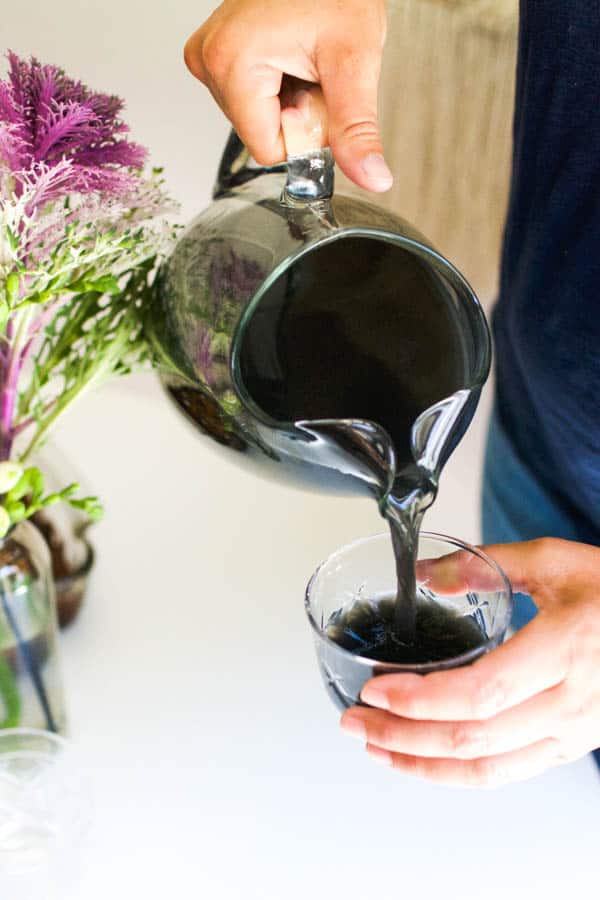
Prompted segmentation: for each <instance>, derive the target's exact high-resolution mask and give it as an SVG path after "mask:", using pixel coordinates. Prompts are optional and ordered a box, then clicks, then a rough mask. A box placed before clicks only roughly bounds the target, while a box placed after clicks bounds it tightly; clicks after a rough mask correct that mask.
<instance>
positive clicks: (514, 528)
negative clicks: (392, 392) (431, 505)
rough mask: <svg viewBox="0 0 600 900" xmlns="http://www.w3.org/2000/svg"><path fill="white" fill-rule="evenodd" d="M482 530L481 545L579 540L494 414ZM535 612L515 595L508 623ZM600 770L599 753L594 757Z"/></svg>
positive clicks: (516, 623)
mask: <svg viewBox="0 0 600 900" xmlns="http://www.w3.org/2000/svg"><path fill="white" fill-rule="evenodd" d="M481 512H482V530H483V540H484V542H485V543H486V544H497V543H505V542H510V541H528V540H533V539H534V538H539V537H558V538H565V539H567V540H572V541H576V540H580V537H579V535H578V534H577V531H576V528H575V526H574V525H573V524H572V523H571V522H570V521H569V519H568V517H567V516H566V515H565V513H564V511H563V510H562V509H561V508H560V506H559V505H558V503H557V501H556V500H555V499H554V498H553V497H552V496H551V495H550V494H548V493H547V491H546V490H545V489H544V488H543V487H542V486H541V485H540V484H539V482H538V481H537V479H536V477H535V474H534V473H533V472H532V471H531V469H529V467H528V466H527V465H526V464H525V463H524V462H523V461H522V460H521V459H520V457H519V456H518V455H517V453H516V451H515V449H514V447H513V445H512V443H511V441H510V438H509V437H508V435H507V434H506V432H505V431H504V429H503V427H502V424H501V422H500V421H499V418H498V415H497V413H494V414H493V415H492V420H491V422H490V428H489V432H488V442H487V447H486V453H485V464H484V475H483V493H482V510H481ZM536 612H537V607H536V605H535V603H534V602H533V600H532V599H531V597H528V596H526V595H525V594H515V608H514V612H513V618H512V625H513V627H514V628H522V627H523V625H525V624H527V622H529V621H530V620H531V619H532V618H533V617H534V616H535V615H536ZM594 756H595V757H596V762H597V764H598V766H600V749H599V750H596V751H595V753H594Z"/></svg>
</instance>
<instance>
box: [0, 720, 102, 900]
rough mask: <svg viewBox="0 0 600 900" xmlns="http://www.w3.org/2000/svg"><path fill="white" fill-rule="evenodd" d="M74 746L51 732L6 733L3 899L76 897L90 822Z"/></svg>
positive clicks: (0, 838)
mask: <svg viewBox="0 0 600 900" xmlns="http://www.w3.org/2000/svg"><path fill="white" fill-rule="evenodd" d="M90 807H91V801H90V786H89V780H88V777H87V775H86V774H85V773H84V772H83V771H82V770H81V767H80V766H79V763H78V759H77V754H76V752H75V750H74V748H73V746H72V745H71V744H70V743H69V742H68V741H65V740H64V738H61V737H59V736H58V735H56V734H52V733H51V732H47V731H37V730H35V729H30V728H11V729H6V730H4V731H0V897H2V898H4V897H6V898H7V900H8V898H9V897H10V900H42V898H43V900H47V898H48V900H50V898H52V900H54V898H55V897H56V898H58V897H65V896H70V895H69V894H68V891H67V888H69V887H71V886H72V885H73V883H74V882H75V881H76V879H77V877H78V876H79V850H80V846H81V842H82V839H83V837H84V835H85V832H86V829H87V826H88V824H89V818H90Z"/></svg>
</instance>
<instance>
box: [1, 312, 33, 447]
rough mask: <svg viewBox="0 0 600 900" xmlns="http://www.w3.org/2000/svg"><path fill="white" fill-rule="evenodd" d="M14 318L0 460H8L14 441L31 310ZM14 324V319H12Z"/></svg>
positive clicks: (2, 399) (2, 402) (6, 381)
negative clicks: (16, 409) (19, 387)
mask: <svg viewBox="0 0 600 900" xmlns="http://www.w3.org/2000/svg"><path fill="white" fill-rule="evenodd" d="M14 318H15V319H16V320H17V321H16V328H15V335H14V338H13V340H12V346H11V348H10V352H9V355H8V361H7V362H8V365H7V368H6V376H5V378H4V387H3V389H2V394H1V399H0V437H1V441H2V447H1V450H0V459H3V460H5V459H10V454H11V451H12V444H13V440H14V431H13V418H14V413H15V403H16V399H17V388H18V383H19V375H20V373H21V368H22V366H23V362H24V359H25V355H24V354H23V352H22V351H23V345H24V344H25V343H26V340H27V330H28V327H29V320H30V318H31V309H30V308H29V307H25V309H23V311H22V312H19V313H16V314H15V316H14ZM13 322H14V319H13Z"/></svg>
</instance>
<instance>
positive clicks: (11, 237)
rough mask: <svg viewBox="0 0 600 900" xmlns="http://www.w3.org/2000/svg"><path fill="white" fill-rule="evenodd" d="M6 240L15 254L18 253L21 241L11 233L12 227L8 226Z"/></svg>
mask: <svg viewBox="0 0 600 900" xmlns="http://www.w3.org/2000/svg"><path fill="white" fill-rule="evenodd" d="M6 240H7V241H8V246H9V247H10V249H11V250H12V252H13V253H16V252H17V248H18V246H19V241H18V238H17V236H16V235H15V234H14V233H13V231H11V229H10V226H8V225H7V226H6Z"/></svg>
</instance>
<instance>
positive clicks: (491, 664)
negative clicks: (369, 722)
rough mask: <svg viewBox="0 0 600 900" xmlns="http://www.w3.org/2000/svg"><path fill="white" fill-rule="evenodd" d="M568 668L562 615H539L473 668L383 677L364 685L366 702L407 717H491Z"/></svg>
mask: <svg viewBox="0 0 600 900" xmlns="http://www.w3.org/2000/svg"><path fill="white" fill-rule="evenodd" d="M548 647H552V653H549V652H548ZM569 664H570V643H569V637H568V635H565V634H564V633H563V630H562V628H561V619H560V617H556V616H555V617H552V616H549V615H546V614H545V613H544V612H540V613H539V615H538V616H536V618H535V619H534V620H533V621H532V622H530V623H529V625H527V626H525V628H523V629H522V630H521V631H519V632H518V633H517V634H516V635H515V636H514V637H513V638H511V639H510V640H509V641H507V642H506V643H505V644H502V645H501V646H500V647H498V648H497V649H496V650H493V651H492V652H491V653H488V654H486V655H485V656H482V657H480V659H478V660H477V661H476V662H475V663H473V665H471V666H464V667H462V668H457V669H450V670H448V671H444V672H432V673H430V674H428V675H415V674H408V673H407V674H406V675H404V674H402V675H381V676H378V677H376V678H372V679H371V680H370V681H368V682H367V683H366V684H365V686H364V687H363V689H362V692H361V699H362V700H363V701H364V702H365V703H367V704H369V705H370V706H374V707H377V708H379V709H385V710H389V711H390V712H392V713H394V714H395V715H397V716H403V717H405V718H408V719H425V720H434V721H446V722H449V721H464V720H472V719H476V720H483V719H489V718H491V717H492V716H495V715H497V714H498V713H500V712H502V711H503V710H505V709H509V708H510V707H511V706H516V705H517V704H519V703H522V702H523V701H524V700H527V699H529V698H530V697H534V696H535V695H536V694H538V693H540V692H541V691H545V690H548V689H549V688H552V687H555V686H556V685H558V684H560V683H561V682H562V681H563V680H564V679H565V677H566V675H567V672H568V669H569Z"/></svg>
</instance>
